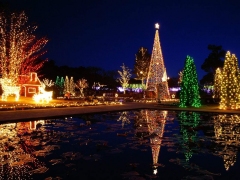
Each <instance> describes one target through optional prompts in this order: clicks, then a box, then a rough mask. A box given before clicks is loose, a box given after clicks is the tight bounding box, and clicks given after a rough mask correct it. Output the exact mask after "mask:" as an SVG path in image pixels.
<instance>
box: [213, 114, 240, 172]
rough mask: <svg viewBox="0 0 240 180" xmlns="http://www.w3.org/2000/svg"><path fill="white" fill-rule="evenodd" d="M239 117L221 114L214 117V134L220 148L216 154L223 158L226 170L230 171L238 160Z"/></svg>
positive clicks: (239, 141) (239, 143) (239, 140)
mask: <svg viewBox="0 0 240 180" xmlns="http://www.w3.org/2000/svg"><path fill="white" fill-rule="evenodd" d="M239 125H240V117H239V115H236V114H235V115H226V114H222V115H221V114H220V115H217V116H215V117H214V132H215V138H216V143H217V144H218V147H217V148H215V150H216V151H215V153H216V154H217V155H219V156H220V157H222V158H223V163H224V167H225V169H226V170H227V171H228V170H229V168H230V167H231V166H233V165H234V164H235V162H236V160H237V154H238V147H239V145H240V131H239Z"/></svg>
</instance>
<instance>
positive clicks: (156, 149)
mask: <svg viewBox="0 0 240 180" xmlns="http://www.w3.org/2000/svg"><path fill="white" fill-rule="evenodd" d="M141 114H142V116H143V121H145V122H146V126H147V130H148V132H149V137H150V144H151V149H152V158H153V168H154V169H153V174H154V175H156V174H157V173H158V171H157V167H158V166H156V165H157V164H158V157H159V153H160V148H161V143H162V137H163V133H164V128H165V122H166V119H167V114H168V111H157V110H142V111H141ZM141 128H145V127H141V126H139V130H140V129H141ZM140 131H141V130H140Z"/></svg>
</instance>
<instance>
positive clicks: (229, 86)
mask: <svg viewBox="0 0 240 180" xmlns="http://www.w3.org/2000/svg"><path fill="white" fill-rule="evenodd" d="M239 93H240V91H239V68H238V60H237V57H236V56H235V54H232V55H231V53H230V52H229V51H228V52H227V53H226V56H225V60H224V66H223V70H222V83H221V91H220V99H221V100H220V109H227V108H230V109H238V108H239V105H238V103H239V100H240V97H239Z"/></svg>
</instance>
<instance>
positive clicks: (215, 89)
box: [213, 68, 222, 99]
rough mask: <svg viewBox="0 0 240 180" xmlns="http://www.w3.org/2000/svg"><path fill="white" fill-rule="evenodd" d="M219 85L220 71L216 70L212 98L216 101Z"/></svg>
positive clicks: (220, 81) (218, 95)
mask: <svg viewBox="0 0 240 180" xmlns="http://www.w3.org/2000/svg"><path fill="white" fill-rule="evenodd" d="M221 83H222V73H221V69H220V68H217V69H216V73H215V75H214V85H213V98H216V99H219V98H220V91H221Z"/></svg>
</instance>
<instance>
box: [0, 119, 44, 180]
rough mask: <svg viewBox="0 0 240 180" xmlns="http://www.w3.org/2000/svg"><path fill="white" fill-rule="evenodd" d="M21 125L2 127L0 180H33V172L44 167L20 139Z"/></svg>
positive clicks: (0, 130) (11, 124) (5, 125)
mask: <svg viewBox="0 0 240 180" xmlns="http://www.w3.org/2000/svg"><path fill="white" fill-rule="evenodd" d="M19 125H20V123H9V124H3V125H1V126H0V127H1V128H0V132H1V143H0V150H1V156H0V161H1V164H0V179H31V171H32V170H33V169H38V168H40V167H44V164H43V163H42V162H40V161H39V160H38V159H37V158H36V157H35V156H34V155H32V154H31V152H32V149H31V148H29V147H28V146H27V145H26V141H25V139H22V138H20V136H21V135H19V132H20V131H21V128H22V127H21V126H19Z"/></svg>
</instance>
